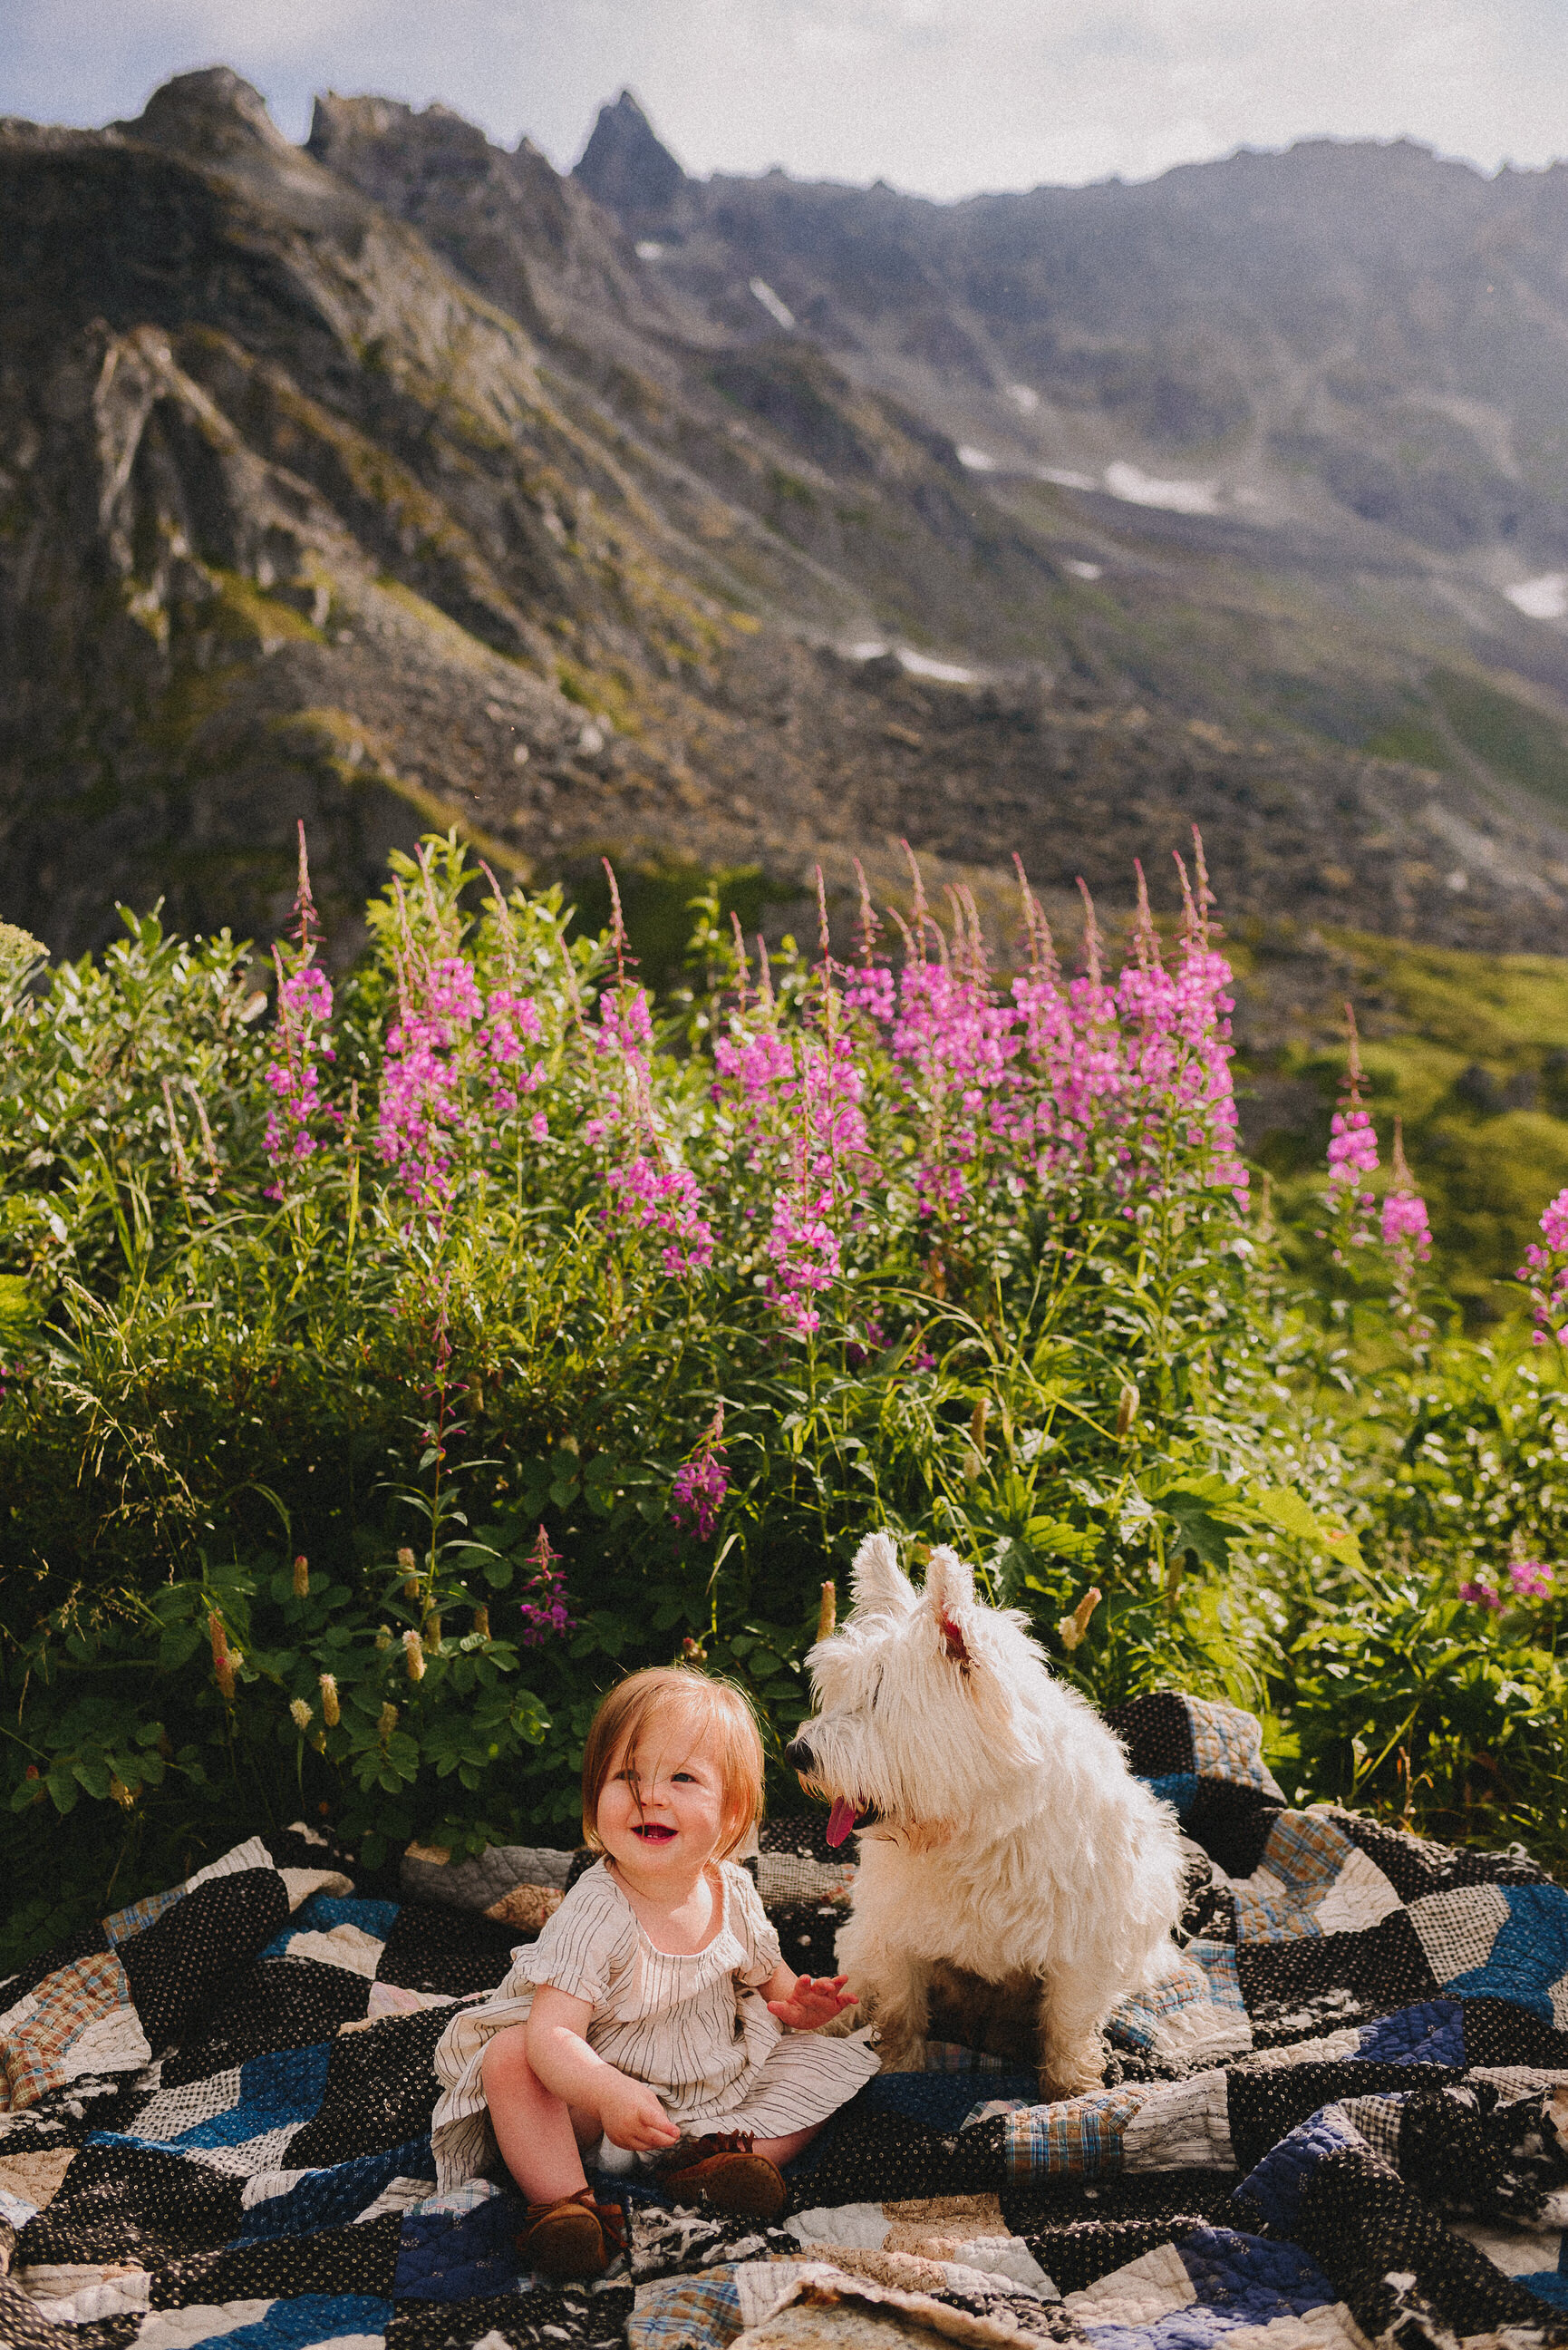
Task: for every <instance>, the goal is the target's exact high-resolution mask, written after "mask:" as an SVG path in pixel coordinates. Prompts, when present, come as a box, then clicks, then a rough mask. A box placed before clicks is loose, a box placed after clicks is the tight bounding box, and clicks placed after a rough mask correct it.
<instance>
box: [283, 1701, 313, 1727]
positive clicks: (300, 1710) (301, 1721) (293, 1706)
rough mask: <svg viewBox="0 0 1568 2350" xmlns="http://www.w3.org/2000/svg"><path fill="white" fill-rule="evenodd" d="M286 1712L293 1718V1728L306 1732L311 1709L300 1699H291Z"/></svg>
mask: <svg viewBox="0 0 1568 2350" xmlns="http://www.w3.org/2000/svg"><path fill="white" fill-rule="evenodd" d="M288 1710H289V1711H290V1713H291V1714H293V1716H294V1726H295V1728H296V1730H298V1731H306V1730H308V1729H309V1727H310V1717H311V1713H312V1711H313V1709H312V1708H311V1707H310V1706H308V1705H306V1702H305V1700H304V1699H303V1698H302V1697H296V1698H292V1699H291V1700H289V1708H288Z"/></svg>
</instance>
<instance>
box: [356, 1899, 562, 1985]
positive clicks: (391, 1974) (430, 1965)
mask: <svg viewBox="0 0 1568 2350" xmlns="http://www.w3.org/2000/svg"><path fill="white" fill-rule="evenodd" d="M533 1939H534V1937H533V1935H532V1934H527V1933H523V1932H521V1931H520V1930H519V1929H518V1928H516V1927H515V1926H503V1925H500V1924H498V1923H497V1921H496V1920H495V1919H494V1918H485V1917H483V1916H480V1917H476V1916H475V1915H474V1914H473V1912H472V1910H466V1909H446V1908H441V1905H440V1904H439V1903H437V1902H434V1901H405V1902H404V1903H403V1904H402V1906H401V1908H400V1909H399V1911H398V1914H397V1916H396V1918H394V1919H393V1920H392V1929H391V1932H390V1933H389V1935H388V1936H387V1943H386V1948H385V1950H383V1951H382V1953H381V1956H380V1959H379V1961H378V1963H377V1967H376V1979H377V1981H379V1982H385V1983H397V1984H400V1986H402V1987H403V1988H404V1989H405V1990H408V1991H441V1992H442V1993H444V1995H445V1996H446V1997H447V1998H448V1999H464V1998H466V1997H467V1995H468V1994H469V1992H470V1991H493V1990H494V1989H495V1988H496V1986H497V1985H498V1984H499V1983H502V1982H504V1981H505V1979H506V1976H507V1974H508V1972H509V1971H510V1969H511V1965H512V1953H513V1951H514V1950H515V1949H516V1948H517V1947H518V1945H519V1944H520V1943H523V1942H531V1941H532V1940H533Z"/></svg>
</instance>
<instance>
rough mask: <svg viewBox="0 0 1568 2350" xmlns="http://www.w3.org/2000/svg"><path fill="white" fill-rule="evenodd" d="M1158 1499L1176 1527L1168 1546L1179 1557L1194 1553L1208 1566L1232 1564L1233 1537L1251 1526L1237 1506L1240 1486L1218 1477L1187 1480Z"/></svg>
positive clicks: (1161, 1494)
mask: <svg viewBox="0 0 1568 2350" xmlns="http://www.w3.org/2000/svg"><path fill="white" fill-rule="evenodd" d="M1154 1499H1155V1504H1156V1507H1157V1508H1158V1511H1159V1512H1160V1514H1161V1515H1162V1516H1164V1517H1166V1518H1168V1519H1169V1520H1170V1521H1171V1523H1172V1524H1173V1525H1174V1527H1175V1530H1176V1531H1175V1533H1174V1534H1173V1535H1172V1536H1171V1538H1170V1540H1169V1543H1168V1547H1169V1549H1170V1550H1171V1551H1172V1552H1174V1553H1175V1555H1177V1556H1180V1555H1181V1553H1182V1552H1183V1551H1191V1552H1192V1553H1193V1554H1194V1555H1195V1556H1196V1557H1198V1558H1199V1559H1201V1561H1202V1562H1203V1564H1204V1565H1205V1566H1215V1567H1220V1568H1221V1569H1222V1568H1225V1567H1227V1566H1229V1565H1230V1564H1231V1538H1232V1536H1234V1535H1236V1534H1241V1533H1243V1532H1244V1531H1245V1528H1246V1523H1247V1520H1246V1516H1245V1515H1244V1514H1239V1513H1238V1510H1237V1506H1236V1505H1237V1504H1238V1503H1241V1500H1242V1495H1241V1489H1240V1487H1239V1486H1235V1485H1231V1484H1228V1483H1227V1482H1226V1481H1225V1479H1224V1478H1223V1477H1220V1476H1218V1475H1214V1476H1209V1477H1192V1478H1184V1479H1183V1480H1182V1481H1181V1482H1179V1483H1178V1484H1174V1485H1168V1486H1167V1487H1166V1488H1165V1490H1164V1492H1161V1493H1158V1494H1157V1495H1156V1496H1155V1497H1154Z"/></svg>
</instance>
